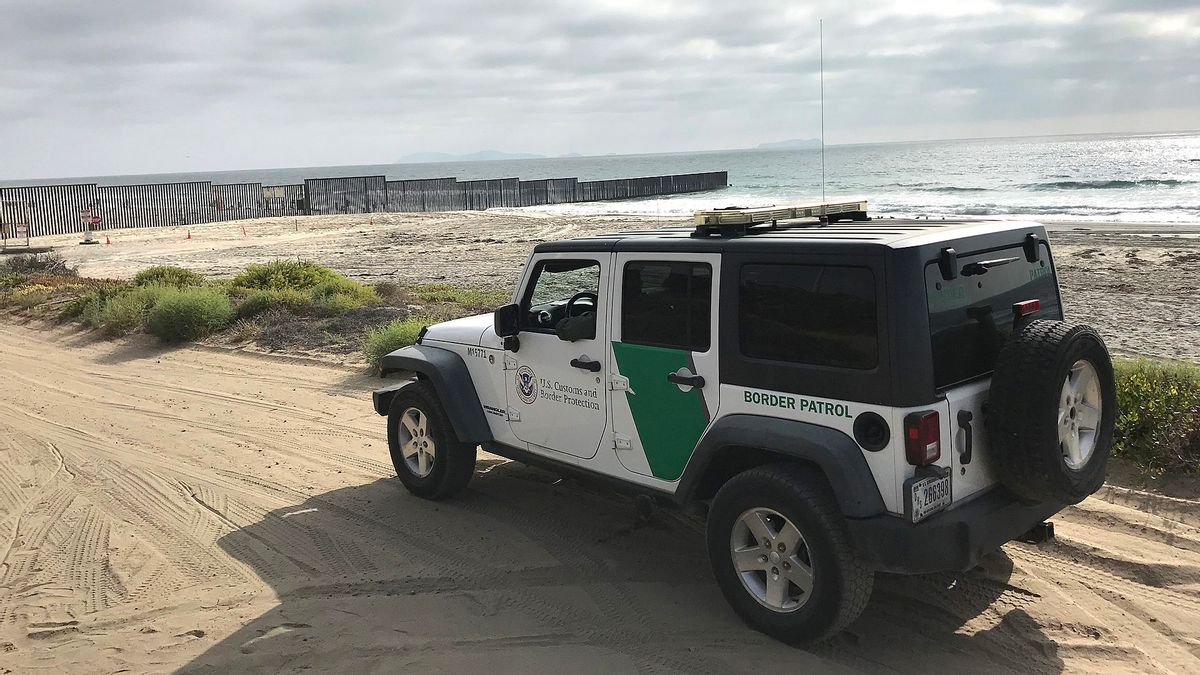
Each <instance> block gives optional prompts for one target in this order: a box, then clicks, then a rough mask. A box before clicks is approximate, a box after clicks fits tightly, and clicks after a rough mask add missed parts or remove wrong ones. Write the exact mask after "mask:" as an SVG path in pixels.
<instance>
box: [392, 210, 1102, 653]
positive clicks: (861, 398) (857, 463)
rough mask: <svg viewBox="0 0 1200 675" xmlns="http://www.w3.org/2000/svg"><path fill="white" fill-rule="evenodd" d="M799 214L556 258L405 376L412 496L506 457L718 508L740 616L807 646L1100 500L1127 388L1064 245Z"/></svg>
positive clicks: (598, 239)
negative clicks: (1067, 311) (922, 578)
mask: <svg viewBox="0 0 1200 675" xmlns="http://www.w3.org/2000/svg"><path fill="white" fill-rule="evenodd" d="M863 208H864V209H865V205H863ZM714 214H715V215H714ZM797 215H804V213H802V212H800V211H799V210H796V209H792V210H788V209H783V210H778V209H776V210H773V211H764V210H758V211H753V210H746V211H724V212H712V213H704V214H697V216H696V220H697V227H696V228H695V229H692V228H672V229H658V230H645V231H637V232H626V233H617V234H609V235H601V236H593V237H586V238H580V239H572V240H568V241H558V242H551V243H544V244H540V245H538V246H536V247H535V248H534V250H533V254H532V255H531V256H530V259H529V263H528V265H527V266H526V268H525V272H524V275H523V278H522V279H521V282H520V284H519V285H518V286H517V288H516V291H515V293H514V295H513V303H512V304H510V305H506V306H504V307H502V308H500V309H499V310H497V311H496V312H495V314H494V315H492V314H488V315H482V316H475V317H470V318H465V319H459V320H456V321H448V322H446V323H441V324H437V325H434V326H429V327H428V328H427V329H425V330H423V331H422V333H421V337H420V338H419V340H418V343H417V344H416V345H414V346H411V347H406V348H403V349H400V350H397V351H395V352H393V353H392V354H390V355H388V356H387V357H385V358H384V360H383V373H384V374H385V375H386V374H389V373H393V372H395V373H400V372H407V373H416V379H415V380H411V381H406V382H401V383H398V384H396V385H394V386H390V387H386V388H383V389H380V390H378V391H376V392H375V394H374V404H375V410H376V411H377V412H378V413H379V414H380V415H386V416H387V418H388V425H387V429H388V443H389V448H390V451H391V457H392V461H393V463H394V464H395V467H396V471H397V473H398V474H399V477H400V480H401V481H402V482H403V483H404V485H405V486H406V487H407V488H408V489H409V490H410V491H412V492H413V493H414V494H417V495H419V496H421V497H426V498H429V499H441V498H444V497H448V496H450V495H452V494H454V493H455V492H457V491H458V490H461V489H462V488H463V487H464V486H466V485H467V482H468V480H469V479H470V477H471V475H472V472H473V471H474V466H475V456H476V450H477V447H480V446H482V447H483V448H484V449H485V450H487V451H488V452H491V453H494V454H497V455H501V456H504V457H508V458H511V459H514V460H519V461H523V462H527V463H532V464H538V465H542V466H544V467H549V468H551V469H552V470H555V471H559V472H564V473H573V474H583V475H589V476H597V477H604V478H608V479H612V480H615V481H618V482H619V483H621V484H623V485H625V486H627V487H631V488H633V489H635V490H637V491H641V492H644V493H649V494H651V495H659V496H665V497H669V498H670V499H672V500H674V501H675V502H678V503H679V504H681V505H688V504H701V505H703V506H704V507H706V513H707V533H708V534H707V540H708V552H709V557H710V561H711V564H712V568H713V571H714V574H715V576H716V580H717V582H718V584H719V585H720V587H721V590H722V592H723V593H724V595H725V597H726V598H727V600H728V601H729V603H730V604H731V605H732V606H733V609H734V610H735V611H736V612H737V613H738V614H739V615H740V616H741V617H742V618H743V619H744V620H745V621H746V622H748V623H749V624H750V625H752V626H754V627H755V628H757V629H759V630H761V631H763V632H765V633H768V634H770V635H772V636H775V637H777V638H779V639H782V640H785V641H788V642H794V643H799V642H810V641H814V640H819V639H822V638H824V637H827V636H829V635H831V634H833V633H835V632H837V631H839V630H841V629H842V628H843V627H845V626H846V625H847V624H848V623H850V622H851V621H852V620H853V619H854V618H855V617H856V616H857V615H858V614H859V613H860V612H861V611H862V609H863V607H864V606H865V605H866V603H867V600H868V597H869V596H870V593H871V587H872V582H873V575H874V572H875V571H877V570H880V571H887V572H899V573H924V572H933V571H941V570H964V569H968V568H970V567H972V566H974V565H975V564H976V563H977V561H978V560H979V559H980V557H981V556H983V555H984V554H986V553H988V552H990V551H993V550H995V549H997V548H998V547H1000V546H1001V545H1002V544H1004V543H1005V542H1007V541H1010V540H1012V539H1014V538H1017V537H1020V536H1022V535H1023V534H1025V533H1027V532H1030V531H1033V530H1034V529H1035V528H1038V527H1039V526H1041V525H1042V523H1043V521H1044V520H1045V519H1046V518H1048V517H1050V516H1051V515H1053V514H1054V513H1056V512H1058V511H1059V510H1060V509H1062V508H1063V507H1064V506H1065V505H1067V504H1071V503H1075V502H1078V501H1080V500H1082V499H1083V498H1084V497H1086V496H1087V495H1089V494H1091V493H1092V492H1094V491H1095V490H1096V489H1098V488H1099V486H1100V485H1101V483H1102V482H1103V480H1104V475H1105V466H1106V461H1107V457H1108V452H1109V446H1110V444H1111V439H1112V429H1113V420H1114V416H1115V411H1114V399H1115V396H1114V390H1113V374H1112V364H1111V360H1110V358H1109V355H1108V351H1107V350H1106V348H1105V346H1104V343H1103V341H1102V340H1101V339H1100V337H1099V336H1098V335H1097V334H1096V332H1095V331H1093V330H1092V329H1091V328H1089V327H1087V326H1082V325H1070V324H1067V323H1064V322H1063V313H1062V303H1061V298H1060V296H1059V289H1058V284H1057V279H1056V276H1055V271H1054V262H1053V257H1052V255H1051V251H1050V246H1049V243H1048V242H1047V239H1046V232H1045V228H1044V227H1043V226H1041V225H1039V224H1036V223H1028V222H984V221H969V222H949V221H924V220H921V221H909V220H890V219H889V220H882V221H881V220H870V221H866V222H854V223H849V224H839V223H836V222H832V223H829V224H827V225H826V224H824V223H821V224H818V223H817V222H813V221H794V220H793V221H790V222H789V221H788V220H787V219H788V218H791V217H794V216H797ZM844 217H849V218H852V219H853V220H856V221H861V220H863V219H864V218H865V212H854V213H852V214H848V215H846V216H844ZM827 220H830V221H836V220H837V218H835V217H829V218H828V219H827ZM729 223H733V224H729ZM818 225H820V226H818Z"/></svg>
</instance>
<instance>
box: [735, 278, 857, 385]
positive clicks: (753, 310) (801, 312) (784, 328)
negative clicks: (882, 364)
mask: <svg viewBox="0 0 1200 675" xmlns="http://www.w3.org/2000/svg"><path fill="white" fill-rule="evenodd" d="M739 293H740V298H739V300H738V331H739V342H740V345H741V352H742V354H743V355H745V356H749V357H753V358H759V359H770V360H772V361H787V362H791V363H803V364H808V365H814V366H833V367H837V368H855V369H859V370H870V369H872V368H874V367H875V366H876V365H878V363H879V326H878V313H877V311H876V299H875V275H874V274H873V273H872V272H871V270H869V269H867V268H864V267H842V266H833V265H744V266H743V267H742V270H741V279H740V284H739Z"/></svg>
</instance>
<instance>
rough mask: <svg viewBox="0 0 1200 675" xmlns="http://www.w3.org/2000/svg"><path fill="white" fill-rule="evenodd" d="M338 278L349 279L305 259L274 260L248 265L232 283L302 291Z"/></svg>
mask: <svg viewBox="0 0 1200 675" xmlns="http://www.w3.org/2000/svg"><path fill="white" fill-rule="evenodd" d="M339 280H344V281H350V280H349V279H346V277H344V276H342V275H340V274H338V273H337V272H334V271H333V270H331V269H329V268H328V267H324V266H322V265H318V264H316V263H314V262H309V261H307V260H275V261H273V262H269V263H265V264H261V265H259V264H256V265H250V266H249V267H247V268H246V270H245V271H244V272H242V273H241V274H239V275H237V276H236V277H234V278H233V285H234V286H235V287H239V288H260V289H267V288H274V289H284V288H293V289H296V290H300V291H304V290H308V289H311V288H314V287H316V286H319V285H321V284H322V283H325V282H330V281H332V282H338V281H339ZM351 283H353V282H351Z"/></svg>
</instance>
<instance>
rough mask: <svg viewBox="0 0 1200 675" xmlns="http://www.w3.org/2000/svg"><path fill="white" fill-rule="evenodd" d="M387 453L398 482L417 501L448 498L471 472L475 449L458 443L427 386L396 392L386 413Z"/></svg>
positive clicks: (410, 386) (473, 467)
mask: <svg viewBox="0 0 1200 675" xmlns="http://www.w3.org/2000/svg"><path fill="white" fill-rule="evenodd" d="M388 450H389V452H390V453H391V456H392V465H393V466H394V467H395V468H396V475H397V476H399V478H400V482H401V483H403V484H404V487H406V488H408V491H409V492H411V493H413V494H415V495H417V496H418V497H424V498H426V499H435V500H436V499H444V498H446V497H450V496H452V495H454V494H455V493H456V492H458V491H459V490H462V489H463V488H464V487H466V486H467V483H468V482H469V481H470V480H471V476H472V475H473V474H474V473H475V446H474V445H471V444H469V443H464V442H462V441H459V440H458V437H457V436H456V435H455V433H454V429H453V428H452V427H451V425H450V419H449V418H448V417H447V416H446V412H445V411H444V410H443V409H442V404H441V401H439V400H438V397H437V392H436V391H434V389H433V387H432V386H430V384H429V383H428V382H422V381H419V382H414V383H412V384H410V385H407V386H406V387H404V388H403V389H401V390H400V391H398V392H396V396H395V398H393V399H392V407H391V409H390V410H389V411H388Z"/></svg>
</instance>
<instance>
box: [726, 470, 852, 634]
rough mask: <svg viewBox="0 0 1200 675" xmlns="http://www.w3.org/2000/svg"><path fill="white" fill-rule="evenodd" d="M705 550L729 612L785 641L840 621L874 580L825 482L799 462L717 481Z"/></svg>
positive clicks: (836, 626) (827, 630)
mask: <svg viewBox="0 0 1200 675" xmlns="http://www.w3.org/2000/svg"><path fill="white" fill-rule="evenodd" d="M708 555H709V560H710V561H711V563H712V567H713V573H714V574H715V575H716V579H717V583H718V585H719V586H720V588H721V592H722V593H723V594H724V595H725V599H726V600H727V601H728V602H729V604H730V605H731V606H732V607H733V609H734V611H735V612H737V614H738V615H739V616H741V617H742V619H743V620H744V621H746V623H748V624H750V625H751V626H752V627H754V628H756V629H758V630H760V631H762V632H764V633H766V634H768V635H770V636H772V637H775V638H777V639H779V640H783V641H784V642H788V643H807V642H815V641H819V640H821V639H823V638H826V637H829V636H830V635H833V634H834V633H836V632H838V631H840V630H841V629H843V628H845V627H846V626H847V625H848V624H849V623H850V622H851V621H853V620H854V619H855V618H856V617H858V615H859V613H861V612H862V610H863V608H864V607H865V606H866V604H867V600H868V599H869V598H870V596H871V587H872V585H873V583H874V574H873V572H872V571H871V569H870V568H869V567H868V566H867V565H866V564H865V563H863V562H862V561H861V560H860V559H859V558H858V556H857V554H856V553H855V551H854V548H853V546H852V544H851V543H850V539H849V536H848V534H847V533H846V530H845V525H844V523H843V522H842V516H841V513H840V512H839V511H838V507H837V502H836V501H835V500H834V497H833V493H832V491H831V490H830V488H829V485H828V483H827V482H826V481H825V479H824V477H823V476H821V475H820V474H819V473H818V472H816V471H815V470H812V469H809V468H807V467H804V466H800V465H793V464H775V465H770V466H764V467H758V468H755V469H750V470H749V471H746V472H744V473H741V474H738V475H737V476H735V477H733V478H732V479H730V480H729V482H727V483H726V484H725V485H724V486H722V488H721V490H720V491H719V492H718V493H717V496H716V498H715V499H714V500H713V505H712V509H711V510H710V511H709V515H708Z"/></svg>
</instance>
